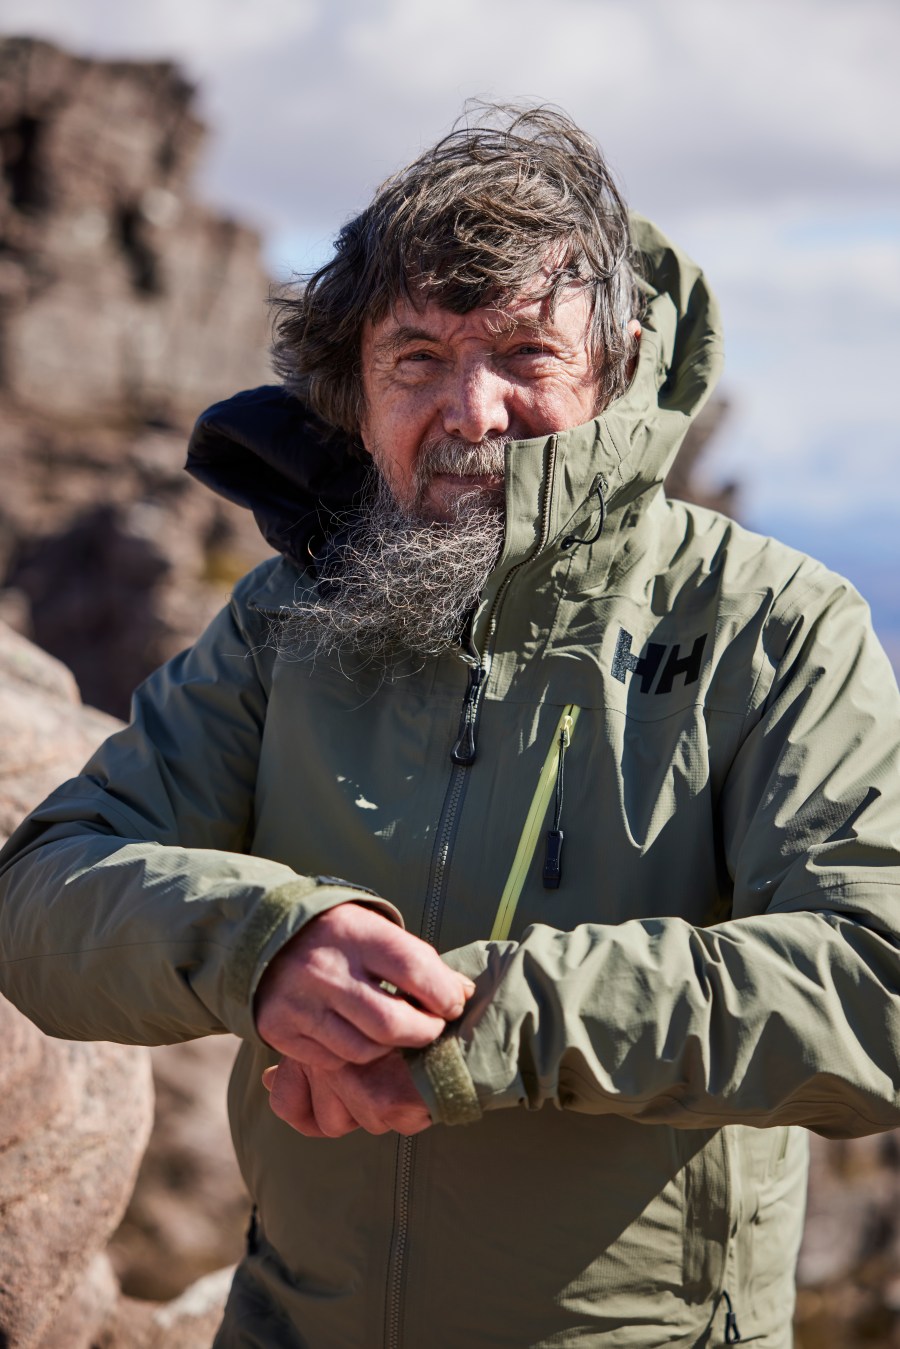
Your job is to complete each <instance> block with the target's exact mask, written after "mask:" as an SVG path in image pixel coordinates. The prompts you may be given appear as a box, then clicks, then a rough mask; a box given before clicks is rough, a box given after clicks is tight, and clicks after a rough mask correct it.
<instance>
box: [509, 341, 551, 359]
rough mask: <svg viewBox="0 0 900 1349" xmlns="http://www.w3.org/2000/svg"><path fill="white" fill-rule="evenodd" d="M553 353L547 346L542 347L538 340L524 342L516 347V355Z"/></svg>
mask: <svg viewBox="0 0 900 1349" xmlns="http://www.w3.org/2000/svg"><path fill="white" fill-rule="evenodd" d="M550 354H551V353H550V352H549V351H548V350H547V348H546V347H542V346H541V345H540V343H538V342H523V343H522V344H521V345H520V346H518V347H516V349H515V352H514V355H516V356H549V355H550Z"/></svg>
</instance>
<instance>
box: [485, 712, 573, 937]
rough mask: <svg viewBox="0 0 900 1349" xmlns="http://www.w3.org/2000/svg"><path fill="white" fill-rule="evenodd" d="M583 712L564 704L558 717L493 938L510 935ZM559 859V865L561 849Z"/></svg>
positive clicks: (504, 893)
mask: <svg viewBox="0 0 900 1349" xmlns="http://www.w3.org/2000/svg"><path fill="white" fill-rule="evenodd" d="M580 714H581V708H580V707H575V706H574V704H569V706H568V707H564V708H563V713H562V716H561V717H560V719H559V723H558V725H557V727H556V731H555V733H554V736H553V741H552V743H551V745H550V749H549V750H548V752H547V757H546V759H545V760H544V766H543V768H542V769H541V772H540V776H539V778H538V782H537V787H536V789H535V793H534V796H533V797H532V800H531V805H530V807H529V809H528V814H527V815H526V817H525V827H524V828H523V830H522V836H521V838H520V839H519V846H518V848H517V849H516V855H515V857H514V858H513V864H512V870H511V871H510V873H509V876H508V877H507V881H506V885H505V886H504V887H503V894H502V895H501V896H500V904H499V906H498V908H497V916H496V917H495V919H494V926H493V927H492V928H491V936H490V940H491V941H504V940H505V939H506V938H507V937H508V936H509V932H510V928H511V927H512V921H513V918H514V917H515V914H516V907H517V906H518V903H519V896H520V895H521V893H522V887H523V886H524V884H525V878H526V876H527V875H528V871H529V868H530V866H531V862H532V859H533V857H534V854H535V850H536V849H537V846H538V842H539V840H540V837H541V826H542V824H543V823H544V818H545V816H546V814H547V807H548V806H549V805H550V800H551V798H552V796H553V794H554V791H556V790H557V783H558V782H559V783H561V777H560V763H561V759H562V756H563V755H564V754H565V752H566V750H567V749H568V747H569V745H570V744H571V742H572V734H573V732H574V730H575V723H576V722H577V721H578V718H579V716H580ZM560 799H561V798H560ZM558 826H559V821H558V820H557V821H555V828H554V829H553V830H552V831H551V833H552V834H556V835H557V837H558V840H559V841H560V842H561V839H562V835H561V833H560V831H559V827H558ZM556 861H557V869H558V861H559V856H558V852H557V857H556Z"/></svg>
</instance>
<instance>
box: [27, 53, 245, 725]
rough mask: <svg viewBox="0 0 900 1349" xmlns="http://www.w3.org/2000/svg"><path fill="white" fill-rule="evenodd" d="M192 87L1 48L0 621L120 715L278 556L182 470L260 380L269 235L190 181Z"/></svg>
mask: <svg viewBox="0 0 900 1349" xmlns="http://www.w3.org/2000/svg"><path fill="white" fill-rule="evenodd" d="M193 99H194V95H193V90H192V89H191V87H190V86H189V85H188V84H187V83H186V81H185V80H184V79H183V78H182V76H181V75H180V74H179V72H178V70H177V69H176V68H175V67H174V66H173V65H171V64H169V63H166V62H130V61H129V62H126V61H93V60H86V59H82V58H79V57H75V56H71V55H69V54H68V53H66V52H63V51H60V50H58V49H57V48H55V47H52V46H51V45H49V44H48V43H46V42H38V41H34V40H32V39H28V38H15V39H6V40H3V41H0V157H2V167H3V173H2V177H0V463H2V467H3V470H4V472H3V478H4V497H3V501H2V503H0V617H2V618H3V619H4V620H5V621H6V622H8V623H10V624H12V626H14V627H15V628H17V629H18V630H19V631H21V632H23V633H25V634H27V635H30V636H34V637H35V638H36V640H37V641H38V642H39V643H40V644H41V645H42V646H44V647H45V648H46V649H47V650H49V651H51V652H53V654H55V655H57V656H59V657H60V658H61V659H63V660H65V661H66V663H67V664H68V665H69V666H70V667H71V668H72V669H73V671H74V672H75V676H76V679H77V681H78V684H79V687H80V688H81V691H82V694H83V695H84V697H85V700H86V701H87V702H89V703H90V704H92V705H94V706H98V707H102V708H104V709H106V710H107V711H110V712H113V713H114V714H116V715H120V716H124V715H127V711H128V703H129V698H130V695H131V691H132V689H133V688H134V685H135V684H136V683H138V682H139V681H140V680H141V679H142V678H144V676H146V675H147V674H148V673H149V672H150V671H151V670H152V669H154V668H155V667H156V666H157V665H159V664H160V663H161V662H162V661H164V660H166V659H167V658H168V657H169V656H171V655H173V654H174V653H175V652H176V651H178V650H180V649H181V648H182V647H183V646H186V645H187V644H188V643H189V642H190V641H191V640H192V639H193V638H194V637H195V636H196V634H197V632H198V631H199V630H200V629H201V628H202V627H203V626H204V624H205V623H206V621H207V620H208V619H209V618H210V617H211V616H212V614H213V613H214V612H215V610H216V609H217V608H218V607H219V605H220V604H221V603H222V601H223V599H224V598H225V596H226V594H227V591H228V589H229V587H230V585H231V584H232V583H233V582H234V580H235V579H236V578H237V577H238V576H240V575H242V574H243V572H244V571H246V570H247V569H248V567H250V566H252V565H253V564H254V563H255V562H257V561H259V560H260V559H261V558H262V557H263V556H265V555H266V554H267V551H268V550H267V548H266V546H265V545H264V543H263V542H262V540H261V539H260V537H259V535H258V533H257V531H256V527H255V525H254V524H253V521H252V518H251V517H250V515H249V513H247V512H244V511H241V510H239V509H238V508H236V507H232V506H230V505H229V504H228V503H227V502H225V501H222V500H219V499H217V498H215V497H213V496H212V494H211V493H209V492H208V491H206V490H205V489H203V488H202V487H200V486H199V485H198V484H196V483H194V482H193V481H192V480H191V479H189V478H188V477H187V475H186V474H185V473H184V472H183V469H182V465H183V462H184V452H185V441H186V436H187V432H188V431H189V429H190V426H191V424H192V422H193V420H194V418H195V417H196V415H197V414H198V413H199V412H200V411H202V409H203V408H204V407H206V406H207V405H208V404H210V403H212V402H215V401H216V400H217V399H219V398H222V397H226V396H227V395H229V394H231V393H233V392H235V391H236V390H237V389H239V388H246V387H248V386H252V385H255V384H259V383H262V382H264V381H265V380H266V378H267V377H268V360H267V356H266V347H267V320H266V298H267V294H268V278H267V276H266V274H265V271H264V269H263V266H262V262H261V256H260V245H259V238H258V236H257V234H256V233H255V231H253V230H252V229H248V228H247V227H245V226H243V225H240V224H237V223H236V222H234V221H232V220H229V219H226V218H223V217H221V216H219V215H217V214H216V213H215V212H214V211H211V210H210V209H209V208H207V207H205V206H203V205H202V204H201V203H199V202H197V201H196V200H195V199H194V197H193V196H192V195H191V178H192V173H193V170H194V167H195V164H196V160H197V157H198V154H199V151H200V149H201V146H202V143H203V139H204V135H205V132H204V130H203V127H202V126H201V124H200V122H199V121H198V120H197V118H196V116H195V114H194V112H193Z"/></svg>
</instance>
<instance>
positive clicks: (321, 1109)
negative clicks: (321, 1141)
mask: <svg viewBox="0 0 900 1349" xmlns="http://www.w3.org/2000/svg"><path fill="white" fill-rule="evenodd" d="M307 1076H308V1081H309V1091H310V1098H311V1101H312V1109H313V1114H314V1115H315V1119H316V1124H317V1125H318V1126H319V1128H320V1129H321V1130H322V1133H323V1134H324V1135H325V1137H326V1138H343V1137H344V1135H345V1134H349V1133H352V1132H353V1130H354V1129H358V1128H359V1124H358V1123H357V1122H356V1120H355V1119H354V1117H353V1115H351V1113H350V1111H349V1110H348V1109H347V1107H346V1105H345V1104H344V1102H343V1101H342V1100H341V1098H340V1096H339V1095H338V1093H337V1092H336V1091H335V1090H334V1087H333V1086H332V1083H333V1081H334V1078H335V1074H334V1073H325V1072H322V1071H321V1070H317V1069H313V1070H312V1071H311V1072H310V1073H309V1074H308V1075H307Z"/></svg>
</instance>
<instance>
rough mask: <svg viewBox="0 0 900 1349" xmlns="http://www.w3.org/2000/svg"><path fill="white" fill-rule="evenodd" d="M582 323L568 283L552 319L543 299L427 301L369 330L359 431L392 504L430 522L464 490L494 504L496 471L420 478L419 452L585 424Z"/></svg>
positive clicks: (590, 401)
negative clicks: (460, 306)
mask: <svg viewBox="0 0 900 1349" xmlns="http://www.w3.org/2000/svg"><path fill="white" fill-rule="evenodd" d="M538 280H543V278H538ZM535 289H536V287H535ZM589 319H590V309H589V303H588V299H587V297H586V295H585V292H584V290H583V289H582V288H580V287H577V286H574V285H573V286H572V287H570V288H569V289H568V290H565V291H563V292H562V294H561V295H560V296H559V298H558V300H557V303H556V308H555V311H554V313H553V315H552V317H551V315H550V313H549V304H548V302H547V301H540V300H534V299H530V298H529V297H528V294H527V293H526V295H525V296H524V297H523V298H521V299H520V300H517V301H515V302H513V303H512V304H510V305H509V306H507V307H506V308H503V309H497V308H494V307H491V306H486V307H484V308H480V309H473V310H471V311H470V312H469V313H468V314H454V313H452V312H451V311H450V310H448V309H444V308H443V307H442V306H441V305H439V304H438V303H437V302H436V301H434V300H429V301H427V302H425V303H424V304H422V305H421V306H416V305H413V304H411V303H410V302H408V301H404V302H402V303H399V304H397V305H396V306H395V308H394V311H393V312H392V313H390V314H389V315H388V316H387V317H386V318H383V319H381V320H380V321H379V322H378V323H375V324H369V325H368V326H367V327H366V329H365V330H364V332H363V338H362V383H363V396H364V405H365V413H364V416H363V420H362V425H361V428H360V429H361V432H362V439H363V443H364V445H365V447H366V449H367V450H368V451H369V453H370V454H371V455H372V458H373V459H374V461H375V464H376V465H377V467H378V468H379V469H380V470H381V472H382V474H383V475H384V477H385V479H386V480H387V483H388V485H389V487H390V489H391V491H392V492H393V494H394V496H395V498H396V499H397V501H398V503H399V504H400V505H401V506H403V507H404V508H405V509H407V510H410V511H415V512H416V513H418V514H420V515H422V516H424V517H425V518H426V519H434V520H445V519H448V518H451V517H452V514H453V508H454V503H455V501H456V500H457V499H458V498H459V497H460V496H462V495H471V494H472V492H473V491H474V492H477V493H478V494H479V495H480V496H481V497H482V498H483V499H484V500H485V501H487V502H489V503H498V504H499V503H500V502H502V500H503V481H502V475H501V474H498V473H496V472H494V473H489V474H486V473H484V472H478V473H475V474H468V473H465V472H464V471H463V472H462V473H460V472H458V471H457V472H454V473H449V472H437V473H434V474H432V475H430V476H428V477H427V478H426V480H425V481H424V483H421V482H420V481H419V475H417V472H416V469H417V465H419V460H420V455H421V454H422V451H423V449H425V450H426V451H427V449H428V447H429V446H432V445H436V444H438V443H440V442H446V441H450V442H454V443H455V444H456V445H457V446H459V445H463V446H470V445H471V446H474V445H478V444H481V443H484V442H491V441H495V442H496V441H498V440H500V441H505V440H527V439H530V438H532V437H535V436H543V435H549V434H550V433H551V432H553V431H564V430H567V429H568V428H569V427H573V426H580V425H582V423H584V422H586V421H589V420H590V419H591V417H593V416H594V414H595V412H596V405H597V381H596V378H595V375H594V372H593V370H592V368H591V361H590V357H589V353H588V348H587V336H588V322H589ZM463 467H464V466H463Z"/></svg>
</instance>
